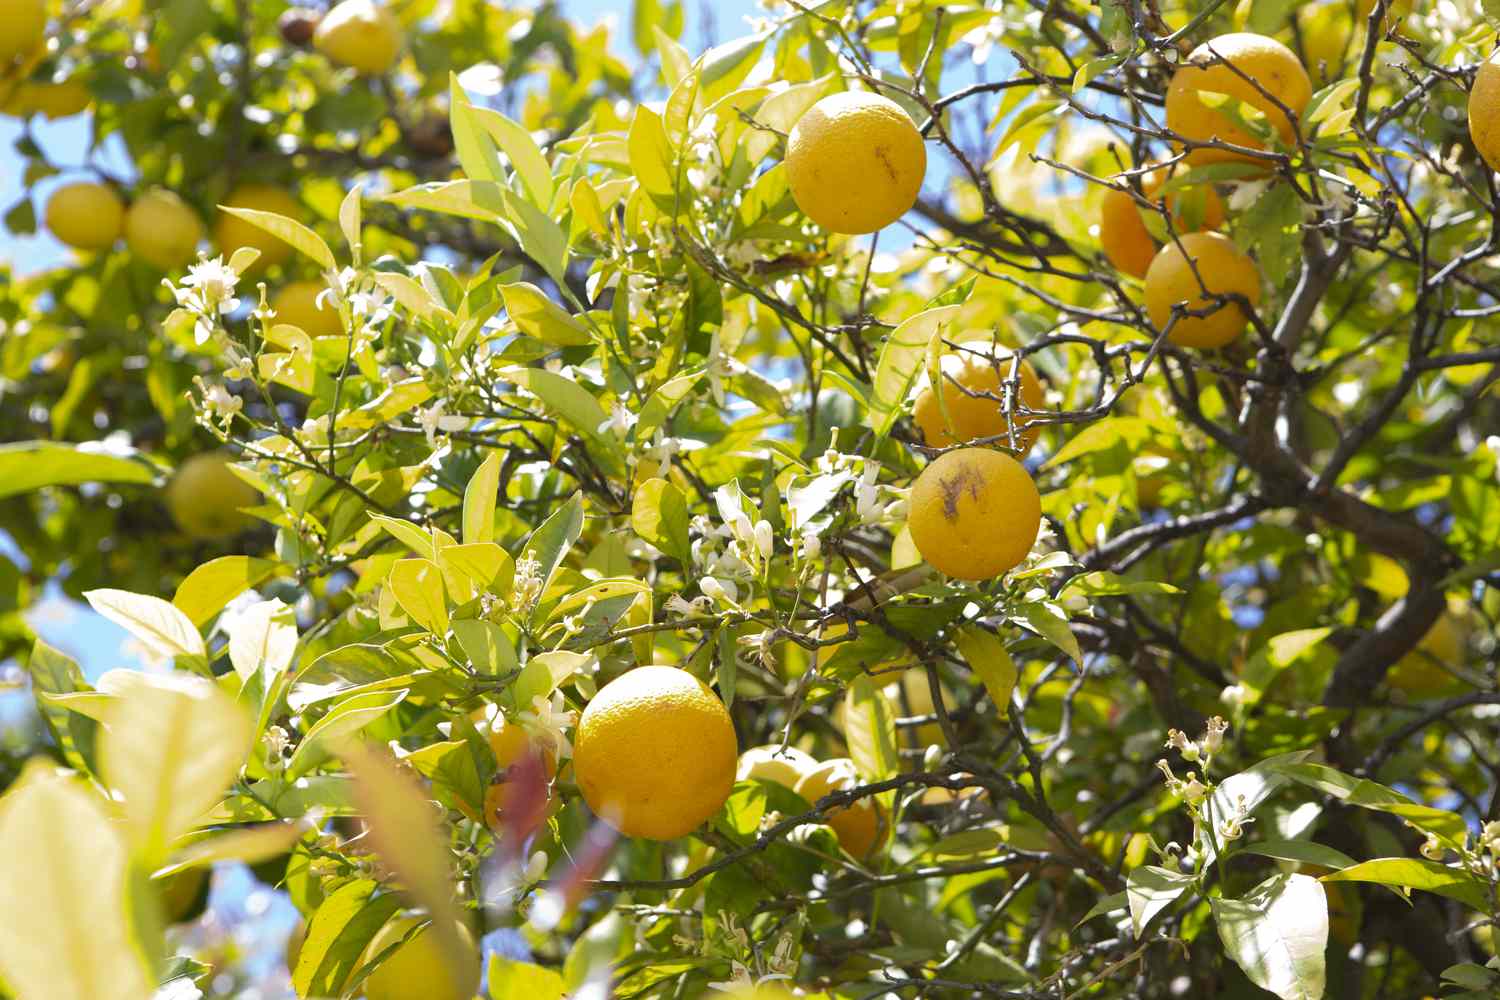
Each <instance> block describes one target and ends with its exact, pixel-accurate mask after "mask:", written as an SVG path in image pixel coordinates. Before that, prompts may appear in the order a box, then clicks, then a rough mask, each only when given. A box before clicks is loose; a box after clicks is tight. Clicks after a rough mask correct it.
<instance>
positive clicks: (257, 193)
mask: <svg viewBox="0 0 1500 1000" xmlns="http://www.w3.org/2000/svg"><path fill="white" fill-rule="evenodd" d="M223 203H224V204H225V205H228V206H231V207H233V208H249V209H253V210H254V211H257V212H274V213H275V214H277V215H284V216H286V217H287V218H290V219H295V218H297V216H299V215H301V214H302V207H301V206H300V205H299V204H298V203H297V199H295V198H293V197H292V196H291V195H290V194H288V193H287V192H286V191H284V190H282V189H281V188H279V187H275V186H274V185H271V184H241V185H240V186H239V187H237V188H235V189H234V190H233V191H231V192H229V194H228V195H227V196H226V197H225V198H224V202H223ZM214 243H215V244H216V245H217V246H218V248H219V250H220V251H222V252H223V254H224V259H225V260H228V259H229V257H230V256H231V255H232V254H233V253H234V252H235V251H236V250H238V249H239V248H240V247H254V248H255V249H257V250H259V251H260V257H259V259H257V260H256V262H255V264H254V266H253V267H252V268H251V269H250V271H247V272H246V273H254V272H256V271H260V270H261V269H263V268H268V267H275V266H276V265H277V264H280V263H281V262H282V261H284V260H286V259H287V258H288V257H290V256H291V253H292V248H291V247H289V246H287V245H286V244H285V243H283V242H281V240H279V239H277V238H276V237H274V236H272V235H271V234H270V233H268V232H266V231H265V230H264V229H261V228H260V227H259V226H253V225H251V224H250V223H248V222H246V221H245V220H243V219H237V218H235V217H234V216H232V215H230V214H229V213H228V212H220V213H219V217H218V218H217V219H216V220H215V221H214Z"/></svg>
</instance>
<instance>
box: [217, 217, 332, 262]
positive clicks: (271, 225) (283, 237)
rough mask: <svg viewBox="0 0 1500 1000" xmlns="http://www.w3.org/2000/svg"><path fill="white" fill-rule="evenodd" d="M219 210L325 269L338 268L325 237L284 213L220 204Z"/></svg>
mask: <svg viewBox="0 0 1500 1000" xmlns="http://www.w3.org/2000/svg"><path fill="white" fill-rule="evenodd" d="M219 211H221V212H227V213H228V214H230V215H232V216H234V217H235V218H237V219H243V220H244V221H245V222H248V223H250V224H251V225H252V226H255V227H256V228H257V229H263V230H265V231H266V232H268V233H270V234H271V235H272V236H274V237H276V238H277V239H278V240H280V241H281V242H283V243H285V244H287V245H288V246H290V247H291V248H292V249H293V250H296V251H297V252H298V253H300V254H302V255H303V256H305V257H309V258H311V259H312V260H313V261H314V262H315V263H316V264H317V265H318V266H319V267H321V268H323V270H325V271H336V270H338V263H337V262H336V261H335V260H334V259H333V251H332V250H330V249H328V244H327V243H324V242H323V237H321V236H319V235H318V234H317V233H315V232H313V231H312V230H311V229H308V228H307V227H306V226H304V225H303V224H302V223H300V222H297V221H296V220H294V219H288V218H287V217H286V216H284V215H277V214H276V213H275V212H261V211H257V210H256V209H253V208H235V207H234V206H233V205H220V206H219Z"/></svg>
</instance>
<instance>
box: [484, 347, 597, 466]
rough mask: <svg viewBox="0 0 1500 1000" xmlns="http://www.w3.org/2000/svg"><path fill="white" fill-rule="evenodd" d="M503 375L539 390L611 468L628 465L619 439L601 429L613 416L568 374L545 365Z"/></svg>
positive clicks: (540, 394) (535, 391) (509, 369)
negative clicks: (607, 435) (601, 431)
mask: <svg viewBox="0 0 1500 1000" xmlns="http://www.w3.org/2000/svg"><path fill="white" fill-rule="evenodd" d="M501 374H502V375H503V376H504V377H505V378H508V379H510V380H512V381H513V382H515V383H516V384H517V385H520V386H525V387H526V388H527V389H530V390H531V391H532V392H534V393H536V395H537V397H538V398H539V399H540V400H541V401H542V402H543V403H545V404H546V405H547V407H548V408H549V409H551V410H553V411H555V412H556V413H557V415H558V416H560V417H562V419H563V420H564V421H566V422H567V423H568V424H569V425H570V426H571V427H572V428H573V430H575V431H576V432H577V433H578V435H579V436H580V437H582V438H584V439H585V440H587V441H589V442H590V443H591V444H593V445H594V446H596V447H597V449H598V450H597V452H595V453H593V454H594V456H595V457H596V458H597V459H599V461H601V462H602V463H604V464H605V465H606V466H607V467H608V468H609V469H610V471H619V470H622V469H623V468H624V462H623V460H622V459H621V457H620V447H619V442H618V441H616V440H615V439H614V438H613V437H612V436H611V437H606V436H604V435H603V434H601V433H600V431H599V428H600V427H601V426H603V425H604V424H605V423H606V422H607V421H608V420H609V416H608V414H606V413H605V412H604V408H603V407H601V406H600V405H599V401H598V400H597V399H595V398H594V396H593V394H592V393H590V392H589V391H588V390H587V389H585V388H584V387H583V386H581V385H579V384H578V383H577V382H575V381H573V380H572V379H570V378H567V377H566V376H563V375H559V374H557V373H556V372H549V371H546V370H545V369H542V368H508V369H506V370H505V371H504V372H502V373H501Z"/></svg>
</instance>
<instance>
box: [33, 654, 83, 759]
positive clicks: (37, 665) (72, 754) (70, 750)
mask: <svg viewBox="0 0 1500 1000" xmlns="http://www.w3.org/2000/svg"><path fill="white" fill-rule="evenodd" d="M26 672H27V673H28V674H29V675H30V676H31V685H32V688H33V689H34V690H35V691H36V695H37V699H36V700H37V711H38V712H39V713H40V714H41V716H42V719H43V720H44V721H45V722H46V723H47V729H48V730H49V731H50V732H51V734H52V740H53V742H54V743H55V744H57V748H58V749H59V750H61V751H62V754H63V759H64V760H66V761H67V762H68V764H69V766H71V767H74V768H76V769H77V770H79V771H82V772H84V773H85V774H87V773H89V772H90V771H92V770H93V767H92V763H93V757H94V741H95V739H96V738H97V736H98V731H99V726H98V722H97V721H96V720H94V719H93V718H90V717H89V716H87V715H80V714H78V713H77V712H72V711H69V710H68V709H66V708H63V707H58V705H57V703H55V702H54V701H53V700H52V699H53V698H54V697H57V696H63V695H70V694H74V693H78V692H83V693H89V694H92V692H89V691H87V688H88V685H87V684H85V683H84V680H83V671H82V670H81V669H79V666H78V663H77V662H76V661H75V660H73V658H72V657H70V656H68V655H67V654H65V653H63V652H61V651H59V650H57V649H54V648H52V647H51V646H49V645H47V643H45V642H43V641H42V640H41V639H38V640H37V641H36V642H35V643H34V644H33V645H32V647H31V656H30V657H29V658H28V659H27V661H26Z"/></svg>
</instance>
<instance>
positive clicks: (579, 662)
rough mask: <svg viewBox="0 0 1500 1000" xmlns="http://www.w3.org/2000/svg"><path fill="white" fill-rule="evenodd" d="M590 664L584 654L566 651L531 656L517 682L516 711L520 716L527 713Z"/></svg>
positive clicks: (557, 650)
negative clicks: (536, 701) (537, 700)
mask: <svg viewBox="0 0 1500 1000" xmlns="http://www.w3.org/2000/svg"><path fill="white" fill-rule="evenodd" d="M592 660H593V657H592V656H590V655H589V654H587V653H574V652H570V651H569V650H566V649H554V650H552V651H551V652H548V653H538V654H537V655H535V656H533V657H532V658H531V659H530V660H529V661H528V662H527V664H526V668H525V669H524V670H522V671H521V676H520V677H517V678H516V685H515V696H516V707H517V708H518V709H520V710H521V711H523V712H528V711H530V710H531V706H532V703H533V702H534V701H535V700H536V699H537V698H546V697H548V696H549V695H551V694H552V692H553V691H556V690H557V689H558V687H560V686H561V685H562V684H564V683H566V682H567V681H568V679H569V678H571V677H572V676H573V675H574V674H577V673H580V672H581V671H583V669H584V668H585V667H587V666H588V665H589V663H590V662H591V661H592Z"/></svg>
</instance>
